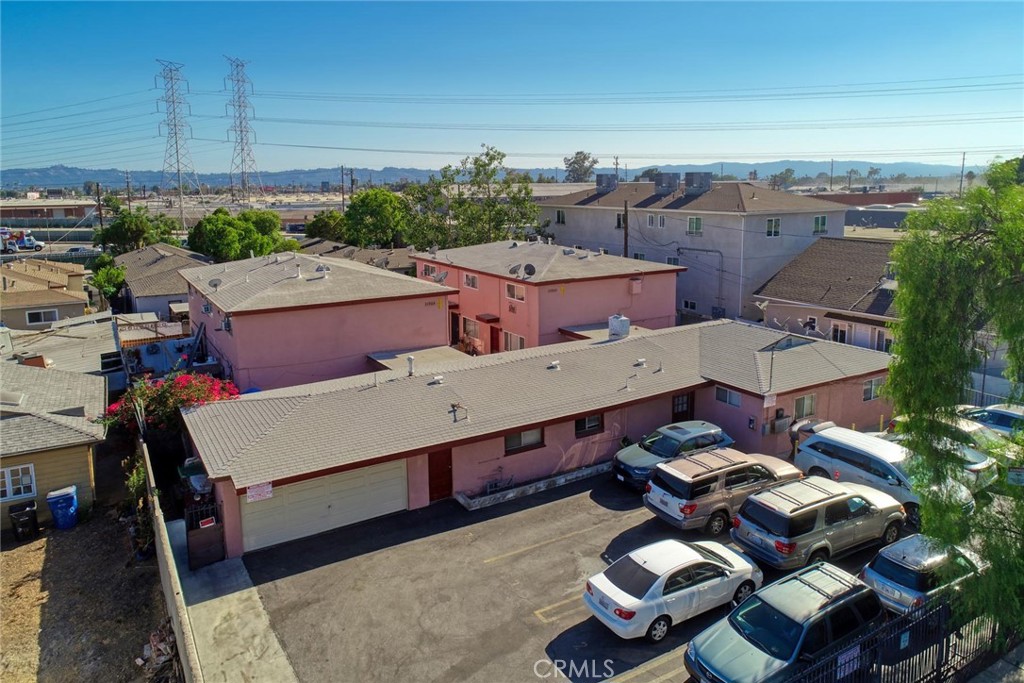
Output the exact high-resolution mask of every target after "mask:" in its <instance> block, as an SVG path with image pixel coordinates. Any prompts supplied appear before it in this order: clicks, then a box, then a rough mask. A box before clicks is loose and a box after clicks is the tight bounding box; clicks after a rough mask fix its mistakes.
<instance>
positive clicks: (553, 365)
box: [548, 360, 562, 370]
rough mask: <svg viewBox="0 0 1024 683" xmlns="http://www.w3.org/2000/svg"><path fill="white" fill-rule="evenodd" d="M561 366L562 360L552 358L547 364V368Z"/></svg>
mask: <svg viewBox="0 0 1024 683" xmlns="http://www.w3.org/2000/svg"><path fill="white" fill-rule="evenodd" d="M561 367H562V362H561V361H557V360H553V361H551V362H550V363H549V364H548V370H558V369H560V368H561Z"/></svg>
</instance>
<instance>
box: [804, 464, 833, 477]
mask: <svg viewBox="0 0 1024 683" xmlns="http://www.w3.org/2000/svg"><path fill="white" fill-rule="evenodd" d="M807 474H808V475H809V476H812V477H825V478H826V479H831V478H832V477H830V476H828V472H826V471H825V470H823V469H821V468H820V467H812V468H811V471H810V472H808V473H807Z"/></svg>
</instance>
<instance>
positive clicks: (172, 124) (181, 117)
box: [157, 59, 202, 229]
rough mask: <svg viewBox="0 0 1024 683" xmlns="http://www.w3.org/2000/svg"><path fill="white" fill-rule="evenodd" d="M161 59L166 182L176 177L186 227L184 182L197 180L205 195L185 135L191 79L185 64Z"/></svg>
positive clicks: (198, 187) (159, 61) (181, 218)
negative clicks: (187, 77) (183, 72)
mask: <svg viewBox="0 0 1024 683" xmlns="http://www.w3.org/2000/svg"><path fill="white" fill-rule="evenodd" d="M157 62H158V63H159V64H160V65H161V66H162V67H163V68H162V69H161V71H160V78H161V79H162V80H163V83H164V96H163V97H162V98H161V99H160V101H161V102H163V104H164V111H165V112H166V119H165V121H164V125H165V126H166V128H167V149H166V151H165V153H164V180H163V186H164V187H168V182H169V180H170V179H172V178H174V179H175V180H176V186H177V190H178V218H179V220H180V221H181V227H182V229H185V228H186V223H185V187H184V183H185V182H188V183H189V184H194V186H195V188H196V191H197V192H199V193H200V196H201V195H202V190H201V187H200V185H199V176H197V175H196V171H195V168H194V167H193V166H192V159H191V158H190V157H189V153H188V141H187V137H186V135H185V133H186V130H187V129H188V124H187V123H186V122H185V116H186V115H187V114H188V111H189V110H188V102H187V101H186V100H185V93H186V92H187V91H188V82H187V81H185V79H183V78H182V77H181V69H182V68H183V67H184V65H183V64H177V63H175V62H169V61H165V60H161V59H158V60H157ZM200 204H201V202H200Z"/></svg>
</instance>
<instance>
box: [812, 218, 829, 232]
mask: <svg viewBox="0 0 1024 683" xmlns="http://www.w3.org/2000/svg"><path fill="white" fill-rule="evenodd" d="M827 218H828V216H815V217H814V234H815V235H824V234H826V233H827V232H828V228H827V227H826V225H825V222H826V219H827Z"/></svg>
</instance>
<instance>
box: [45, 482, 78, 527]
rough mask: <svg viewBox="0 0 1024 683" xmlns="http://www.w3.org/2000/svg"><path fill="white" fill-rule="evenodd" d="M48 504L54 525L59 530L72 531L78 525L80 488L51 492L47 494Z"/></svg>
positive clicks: (71, 487)
mask: <svg viewBox="0 0 1024 683" xmlns="http://www.w3.org/2000/svg"><path fill="white" fill-rule="evenodd" d="M46 504H47V505H48V506H49V507H50V514H51V515H52V516H53V525H54V526H55V527H57V528H58V529H70V528H72V527H73V526H75V525H76V524H78V487H77V486H74V485H71V486H68V487H67V488H63V489H58V490H57V491H50V492H49V493H47V494H46Z"/></svg>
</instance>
